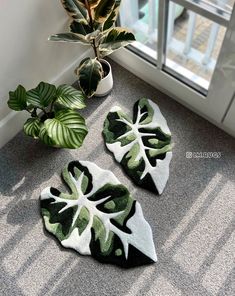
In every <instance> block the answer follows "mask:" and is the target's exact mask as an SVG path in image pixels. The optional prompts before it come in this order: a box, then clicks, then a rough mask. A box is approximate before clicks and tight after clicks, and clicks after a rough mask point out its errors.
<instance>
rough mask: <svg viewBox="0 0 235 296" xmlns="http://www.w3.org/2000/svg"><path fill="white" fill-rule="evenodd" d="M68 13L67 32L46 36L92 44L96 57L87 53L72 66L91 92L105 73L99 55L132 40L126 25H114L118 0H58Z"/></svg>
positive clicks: (109, 52)
mask: <svg viewBox="0 0 235 296" xmlns="http://www.w3.org/2000/svg"><path fill="white" fill-rule="evenodd" d="M61 2H62V4H63V7H64V8H65V10H66V11H67V13H68V15H69V17H70V25H69V30H70V32H68V33H60V34H56V35H52V36H51V37H50V38H49V40H52V41H64V42H75V43H82V44H84V45H88V46H91V47H92V48H93V50H94V54H95V58H89V57H87V58H86V59H84V60H83V61H82V62H81V63H80V66H79V67H78V68H77V69H76V70H75V73H76V74H77V75H78V81H79V84H80V87H81V89H82V91H83V92H84V93H85V94H86V96H87V97H91V96H93V95H94V93H95V91H96V89H97V87H98V84H99V82H100V81H101V79H102V78H104V77H105V75H106V73H105V71H104V69H103V67H102V59H103V58H104V57H105V56H107V55H109V54H111V53H112V52H113V51H115V50H117V49H119V48H121V47H123V46H126V45H128V44H129V43H131V42H133V41H135V37H134V35H133V34H132V33H131V32H130V31H129V30H127V29H124V28H121V27H114V25H115V21H116V19H117V15H118V11H119V7H120V4H121V0H61Z"/></svg>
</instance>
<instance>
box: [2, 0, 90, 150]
mask: <svg viewBox="0 0 235 296" xmlns="http://www.w3.org/2000/svg"><path fill="white" fill-rule="evenodd" d="M67 24H68V17H67V15H66V12H65V11H64V9H63V7H62V5H61V2H60V1H59V0H20V1H19V0H0V36H1V37H0V38H1V41H0V44H1V45H0V69H1V70H0V147H1V146H3V145H4V144H5V143H6V142H7V141H8V140H10V139H11V138H12V137H13V136H14V135H15V134H16V133H17V132H18V131H19V130H20V129H21V127H22V123H23V120H24V118H25V116H24V115H22V114H19V113H16V112H13V111H12V112H11V110H10V109H9V108H8V106H7V104H6V102H7V100H8V92H9V91H10V90H14V89H15V88H16V87H17V85H18V84H22V85H24V86H25V87H26V88H27V89H29V88H32V87H35V86H36V85H37V84H38V83H39V82H40V81H47V82H52V83H55V84H58V83H72V82H73V81H75V80H76V76H75V75H74V74H73V70H74V68H75V67H76V65H77V64H79V61H80V59H81V58H83V56H84V54H87V53H85V51H86V50H87V49H88V47H83V46H81V45H77V44H68V43H55V42H49V41H47V39H48V36H49V35H51V34H54V33H60V32H64V31H67Z"/></svg>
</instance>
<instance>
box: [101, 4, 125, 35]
mask: <svg viewBox="0 0 235 296" xmlns="http://www.w3.org/2000/svg"><path fill="white" fill-rule="evenodd" d="M120 4H121V0H115V4H114V6H113V10H112V12H111V14H110V15H109V17H108V18H107V20H106V21H105V23H104V26H103V30H104V31H105V30H108V29H110V28H111V27H112V26H113V25H114V24H115V22H116V20H117V16H118V12H119V7H120Z"/></svg>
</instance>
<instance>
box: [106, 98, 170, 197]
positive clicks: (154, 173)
mask: <svg viewBox="0 0 235 296" xmlns="http://www.w3.org/2000/svg"><path fill="white" fill-rule="evenodd" d="M103 135H104V138H105V141H106V146H107V148H108V149H109V150H110V151H111V152H112V153H113V154H114V156H115V159H116V160H117V161H118V162H119V163H121V165H122V166H123V168H124V170H125V172H126V173H127V174H128V175H129V176H130V178H131V179H132V180H133V181H134V182H135V183H136V184H137V185H140V186H141V187H144V188H146V189H149V190H152V191H154V192H158V193H159V194H161V193H162V192H163V190H164V188H165V185H166V183H167V180H168V177H169V164H170V161H171V158H172V152H171V144H170V142H171V133H170V130H169V128H168V126H167V122H166V120H165V118H164V117H163V116H162V114H161V111H160V110H159V108H158V106H157V105H156V104H154V103H153V102H152V101H150V100H147V99H141V100H139V101H137V102H136V103H135V105H134V111H133V121H132V120H131V119H130V118H129V116H127V115H126V114H124V113H123V112H122V110H121V109H120V108H118V107H114V108H113V109H111V111H110V112H109V114H108V116H107V118H106V120H105V123H104V130H103Z"/></svg>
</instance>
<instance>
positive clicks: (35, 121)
mask: <svg viewBox="0 0 235 296" xmlns="http://www.w3.org/2000/svg"><path fill="white" fill-rule="evenodd" d="M40 128H41V122H40V119H39V118H29V119H28V120H27V121H26V122H25V124H24V132H25V134H26V135H27V136H30V137H33V138H38V135H39V132H40Z"/></svg>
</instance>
